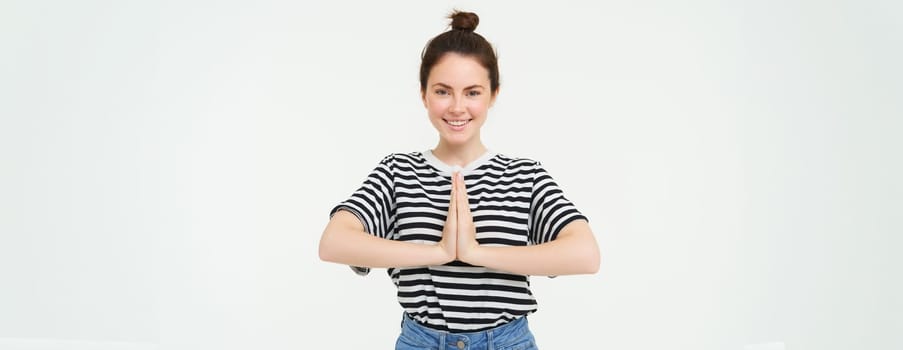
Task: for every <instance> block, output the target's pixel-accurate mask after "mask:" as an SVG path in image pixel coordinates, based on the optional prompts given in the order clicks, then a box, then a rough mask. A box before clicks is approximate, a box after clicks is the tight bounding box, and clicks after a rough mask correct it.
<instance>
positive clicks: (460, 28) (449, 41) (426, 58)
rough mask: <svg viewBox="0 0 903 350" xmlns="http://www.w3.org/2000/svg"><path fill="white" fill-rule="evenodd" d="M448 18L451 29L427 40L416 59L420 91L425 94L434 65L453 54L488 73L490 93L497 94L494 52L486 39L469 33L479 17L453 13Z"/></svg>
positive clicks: (497, 75) (497, 64)
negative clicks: (417, 61) (417, 60)
mask: <svg viewBox="0 0 903 350" xmlns="http://www.w3.org/2000/svg"><path fill="white" fill-rule="evenodd" d="M448 18H449V19H451V29H450V30H449V31H447V32H445V33H442V34H439V35H437V36H436V37H434V38H432V39H430V41H429V42H428V43H427V44H426V47H425V48H424V49H423V52H422V54H421V56H420V91H421V92H424V91H426V81H427V80H428V79H429V76H430V70H431V69H433V66H434V65H436V62H438V61H439V59H440V58H442V56H444V55H445V54H446V53H449V52H454V53H457V54H460V55H464V56H470V57H473V58H475V59H476V60H477V62H479V63H480V65H482V66H483V67H484V68H486V70H488V71H489V84H490V89H491V91H492V93H496V92H498V89H499V63H498V59H497V58H496V55H495V50H494V49H493V48H492V44H490V43H489V42H488V41H486V38H483V36H482V35H480V34H477V33H474V31H473V30H474V29H476V28H477V24H479V23H480V17H478V16H477V14H476V13H473V12H462V11H457V10H456V11H454V12H452V13H451V14H450V15H448Z"/></svg>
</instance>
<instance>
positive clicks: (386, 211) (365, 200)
mask: <svg viewBox="0 0 903 350" xmlns="http://www.w3.org/2000/svg"><path fill="white" fill-rule="evenodd" d="M393 167H394V157H393V155H389V156H386V157H385V158H383V160H382V161H380V162H379V164H378V165H377V166H376V168H375V169H373V171H371V172H370V174H369V175H367V178H366V179H365V180H364V183H363V184H362V185H361V186H360V188H358V189H357V190H356V191H354V193H352V194H351V196H350V197H348V199H346V200H344V201H342V202H341V203H339V204H338V205H336V206H335V207H333V208H332V210H330V211H329V217H330V218H331V217H332V216H333V215H335V213H336V212H338V211H339V210H347V211H348V212H350V213H352V214H354V216H356V217H357V218H358V220H360V221H361V224H362V225H363V226H364V230H365V231H367V233H369V234H371V235H374V236H377V237H380V238H390V237H392V232H393V231H394V230H395V189H394V185H393V184H394V176H393V175H392V174H393V173H392V169H393ZM351 269H352V270H354V272H356V273H357V274H359V275H366V274H368V273H369V272H370V268H369V267H358V266H352V267H351Z"/></svg>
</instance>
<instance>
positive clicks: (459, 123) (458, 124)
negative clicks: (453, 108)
mask: <svg viewBox="0 0 903 350" xmlns="http://www.w3.org/2000/svg"><path fill="white" fill-rule="evenodd" d="M442 120H444V121H445V123H446V124H448V125H451V126H454V127H461V126H464V125H467V124H468V123H470V121H471V120H473V119H467V120H448V119H442Z"/></svg>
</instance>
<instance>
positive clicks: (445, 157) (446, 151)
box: [433, 140, 486, 167]
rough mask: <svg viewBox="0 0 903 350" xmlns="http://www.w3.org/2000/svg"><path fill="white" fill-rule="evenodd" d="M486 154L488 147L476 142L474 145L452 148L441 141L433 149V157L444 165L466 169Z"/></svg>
mask: <svg viewBox="0 0 903 350" xmlns="http://www.w3.org/2000/svg"><path fill="white" fill-rule="evenodd" d="M485 153H486V146H483V143H482V142H480V141H476V142H474V143H472V144H465V145H456V146H452V145H449V144H446V143H444V142H442V140H439V145H437V146H436V148H434V149H433V155H434V156H435V157H436V158H438V159H439V160H441V161H442V162H443V163H445V164H448V165H451V166H455V165H457V166H460V167H464V166H467V164H470V163H471V162H473V161H474V160H477V159H478V158H480V156H482V155H483V154H485Z"/></svg>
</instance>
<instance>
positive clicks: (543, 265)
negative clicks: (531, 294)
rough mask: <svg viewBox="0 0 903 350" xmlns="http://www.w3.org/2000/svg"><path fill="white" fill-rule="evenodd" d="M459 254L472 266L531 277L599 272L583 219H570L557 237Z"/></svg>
mask: <svg viewBox="0 0 903 350" xmlns="http://www.w3.org/2000/svg"><path fill="white" fill-rule="evenodd" d="M458 254H459V258H460V259H461V260H462V261H464V262H467V263H469V264H471V265H478V266H486V267H489V268H493V269H498V270H502V271H508V272H511V273H516V274H521V275H533V276H557V275H575V274H594V273H596V272H597V271H599V260H600V259H599V247H598V245H597V244H596V238H595V237H594V236H593V233H592V231H591V230H590V228H589V224H588V223H587V222H586V220H583V219H578V220H574V221H571V222H570V223H568V224H567V225H565V226H564V228H562V229H561V232H559V233H558V237H557V238H556V239H554V240H552V241H549V242H547V243H543V244H537V245H529V246H522V247H491V246H481V245H476V246H473V247H471V248H470V249H469V250H468V251H466V252H461V251H460V250H459V251H458ZM462 254H466V255H465V256H462Z"/></svg>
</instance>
